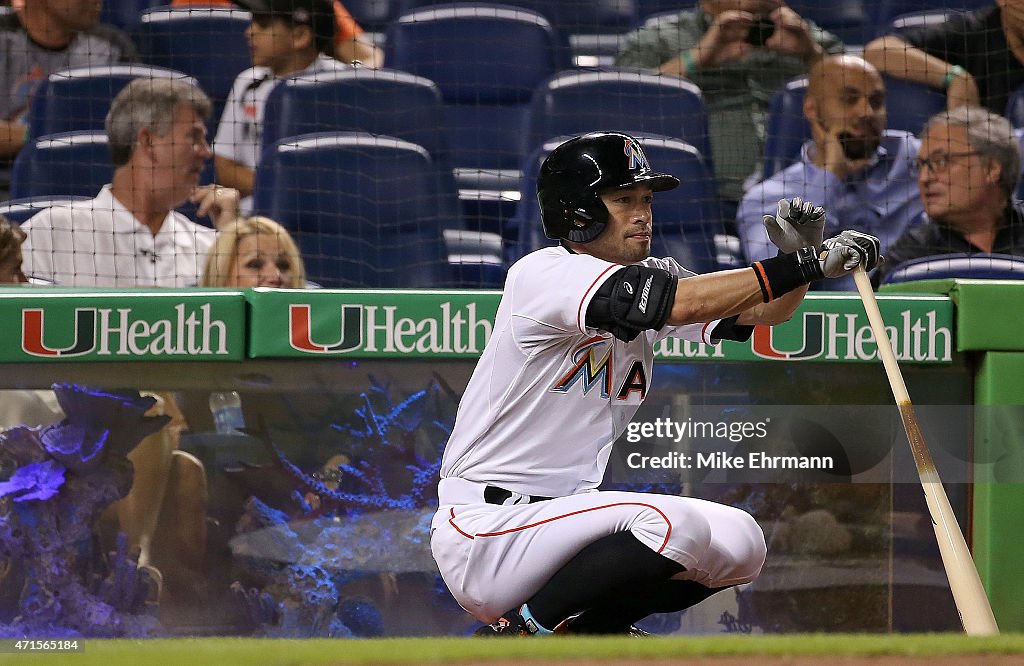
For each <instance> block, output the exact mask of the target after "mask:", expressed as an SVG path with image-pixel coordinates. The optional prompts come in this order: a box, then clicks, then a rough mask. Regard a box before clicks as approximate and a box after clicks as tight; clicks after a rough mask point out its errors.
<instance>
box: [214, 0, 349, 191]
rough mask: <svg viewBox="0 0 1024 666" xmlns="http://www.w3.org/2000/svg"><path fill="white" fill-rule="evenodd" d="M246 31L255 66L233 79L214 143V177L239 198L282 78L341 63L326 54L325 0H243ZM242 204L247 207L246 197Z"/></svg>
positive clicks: (330, 25)
mask: <svg viewBox="0 0 1024 666" xmlns="http://www.w3.org/2000/svg"><path fill="white" fill-rule="evenodd" d="M239 4H242V5H244V6H247V7H249V8H250V9H252V12H253V14H252V24H251V25H250V26H249V28H248V30H247V31H246V36H247V37H248V39H249V46H250V48H251V50H252V62H253V64H254V65H255V67H252V68H250V69H247V70H245V71H244V72H242V73H241V74H239V75H238V78H236V79H235V83H234V85H233V86H232V87H231V93H230V94H229V95H228V99H227V102H226V103H225V104H224V114H223V115H222V116H221V119H220V125H219V126H218V127H217V137H216V139H215V141H214V145H215V147H216V153H217V155H216V157H215V158H214V164H216V166H217V178H219V179H220V180H221V182H223V183H224V184H225V185H227V186H229V187H234V188H236V189H237V190H238V191H239V192H241V193H242V196H245V197H248V196H249V195H250V194H252V189H253V179H254V176H255V171H256V164H257V163H258V162H259V153H260V135H261V134H262V127H263V110H264V107H265V105H266V101H267V97H268V96H269V95H270V91H271V90H272V89H273V88H274V86H275V85H277V83H278V81H279V80H280V79H281V77H284V76H297V75H300V74H312V73H314V72H323V71H330V70H333V69H337V68H340V67H344V66H345V65H343V64H341V63H339V62H338V61H337V60H335V59H334V58H332V57H330V56H329V55H325V54H326V53H329V52H330V49H331V44H332V43H333V40H334V20H333V13H332V10H331V4H330V0H246V1H245V2H240V3H239ZM243 206H244V207H245V208H248V201H246V202H244V204H243Z"/></svg>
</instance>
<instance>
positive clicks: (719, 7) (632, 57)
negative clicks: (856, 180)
mask: <svg viewBox="0 0 1024 666" xmlns="http://www.w3.org/2000/svg"><path fill="white" fill-rule="evenodd" d="M769 33H770V36H769ZM752 42H753V43H752ZM842 50H843V45H842V43H841V42H840V41H839V39H838V38H836V37H835V36H834V35H832V34H830V33H828V32H825V31H823V30H821V29H820V28H818V27H817V26H815V25H814V24H813V23H811V22H810V21H807V20H805V19H803V18H801V17H800V16H799V15H797V14H796V12H794V11H793V10H792V9H790V8H789V7H787V6H785V5H784V4H782V2H781V0H701V1H700V2H699V3H698V4H697V6H696V7H695V8H693V9H690V10H686V11H683V12H681V13H680V14H679V16H678V17H676V18H674V19H671V20H664V21H659V22H658V23H655V24H653V25H649V26H645V27H643V28H641V29H640V30H638V31H636V32H634V33H633V34H631V35H630V36H629V37H627V40H626V45H625V47H624V48H623V49H622V51H621V52H620V53H619V56H618V59H617V61H616V64H618V65H623V66H632V67H647V68H651V69H657V70H658V71H659V72H661V73H663V74H672V75H676V76H682V77H685V78H688V79H690V80H691V81H693V82H694V83H695V84H697V85H698V86H700V89H701V91H702V92H703V93H704V100H705V103H706V104H707V108H708V112H709V113H708V125H709V131H710V133H711V137H710V139H711V152H712V157H713V159H714V164H715V172H716V177H717V179H718V182H719V193H720V194H721V196H722V198H723V199H725V200H726V201H729V202H732V203H733V205H735V203H736V202H738V201H739V200H740V198H741V197H742V195H743V191H744V189H745V187H746V185H747V181H748V180H751V177H752V176H753V177H754V178H756V177H757V174H758V173H760V167H761V160H762V157H763V149H764V117H765V115H766V114H767V111H768V104H769V102H770V101H771V97H772V94H773V93H774V92H775V90H776V89H777V88H779V87H781V86H782V85H783V84H785V83H786V81H788V80H789V79H791V78H793V77H794V76H798V75H799V74H802V73H803V72H805V71H807V67H808V66H809V65H811V64H812V63H813V62H815V61H816V60H817V59H819V58H820V57H821V56H822V55H824V54H825V53H839V52H841V51H842ZM751 182H754V181H752V180H751Z"/></svg>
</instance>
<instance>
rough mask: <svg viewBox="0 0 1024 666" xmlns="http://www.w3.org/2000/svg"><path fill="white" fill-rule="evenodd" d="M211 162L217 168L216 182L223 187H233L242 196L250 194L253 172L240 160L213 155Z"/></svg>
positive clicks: (253, 179) (253, 178) (253, 177)
mask: <svg viewBox="0 0 1024 666" xmlns="http://www.w3.org/2000/svg"><path fill="white" fill-rule="evenodd" d="M213 164H214V166H215V167H216V169H217V183H218V184H220V185H222V186H224V187H233V188H234V189H236V190H238V192H239V193H240V194H241V195H242V196H243V197H247V196H249V195H250V194H252V189H253V183H254V181H255V176H256V174H255V172H254V171H253V170H252V169H250V168H249V167H247V166H245V165H244V164H242V163H241V162H236V161H234V160H231V159H228V158H226V157H220V156H215V157H214V158H213Z"/></svg>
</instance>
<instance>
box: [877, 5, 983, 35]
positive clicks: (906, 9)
mask: <svg viewBox="0 0 1024 666" xmlns="http://www.w3.org/2000/svg"><path fill="white" fill-rule="evenodd" d="M992 4H993V3H992V0H943V1H942V2H936V1H935V0H874V1H873V2H869V3H867V5H866V6H867V9H868V13H869V16H870V20H871V22H872V23H873V24H874V26H875V35H876V36H879V35H884V34H891V33H893V32H897V33H898V32H899V31H900V30H904V29H906V28H909V27H911V24H913V23H915V22H917V20H916V19H911V21H910V22H904V23H902V24H901V25H899V26H894V25H893V22H894V21H895V20H896V19H897V18H900V17H903V16H908V15H912V14H930V13H932V12H936V11H938V12H943V11H945V12H951V13H956V12H962V11H968V10H972V9H978V8H981V7H988V6H991V5H992Z"/></svg>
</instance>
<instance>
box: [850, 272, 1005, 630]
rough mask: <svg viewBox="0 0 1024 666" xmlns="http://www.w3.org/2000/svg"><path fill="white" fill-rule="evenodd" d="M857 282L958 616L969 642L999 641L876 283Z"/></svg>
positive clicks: (860, 276)
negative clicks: (898, 357)
mask: <svg viewBox="0 0 1024 666" xmlns="http://www.w3.org/2000/svg"><path fill="white" fill-rule="evenodd" d="M853 278H854V280H855V281H856V283H857V291H858V292H860V299H861V301H863V302H864V310H865V312H867V315H868V321H870V322H871V331H872V333H874V336H875V342H876V343H877V344H878V355H879V356H880V357H881V359H882V365H883V366H885V374H886V375H887V376H888V377H889V386H891V387H892V394H893V397H895V398H896V404H897V405H898V406H899V408H900V416H901V417H902V418H903V428H904V430H906V431H907V440H908V441H909V442H910V450H911V452H912V453H913V455H914V464H915V465H916V466H917V474H918V476H920V477H921V485H922V486H923V487H924V497H925V501H926V502H927V504H928V513H929V514H931V519H932V527H933V528H934V529H935V539H936V540H937V541H938V543H939V553H940V554H941V556H942V565H943V567H945V569H946V577H947V578H948V579H949V588H950V590H952V592H953V601H954V602H955V603H956V610H957V612H958V613H959V614H960V622H961V623H962V624H963V625H964V631H966V632H967V635H968V636H993V635H995V634H998V633H999V626H998V625H997V624H996V618H995V616H994V615H993V614H992V606H991V605H990V604H989V602H988V597H987V596H986V595H985V588H984V587H983V586H982V584H981V577H980V576H979V575H978V569H977V567H976V566H975V564H974V559H973V558H972V557H971V551H970V550H969V549H968V548H967V542H966V541H965V540H964V535H963V532H962V531H960V525H959V524H958V523H957V521H956V516H955V515H954V514H953V508H952V507H951V506H950V505H949V497H947V496H946V490H945V489H944V488H943V487H942V481H941V480H940V479H939V473H938V471H937V470H936V469H935V463H934V462H933V461H932V454H931V453H930V452H929V450H928V444H927V442H925V441H924V434H923V433H922V432H921V428H920V426H919V425H918V421H917V415H916V414H915V413H914V406H913V405H912V404H911V402H910V394H909V393H907V385H906V384H905V383H904V382H903V375H902V374H901V373H900V367H899V365H898V364H897V363H896V354H895V353H894V352H893V350H892V344H891V343H890V342H889V336H888V335H887V334H886V332H885V323H884V322H883V321H882V313H881V312H880V311H879V309H878V301H877V300H875V292H874V290H873V289H872V288H871V281H870V280H869V279H868V275H867V273H865V272H864V267H863V266H858V267H857V269H856V270H854V272H853Z"/></svg>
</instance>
